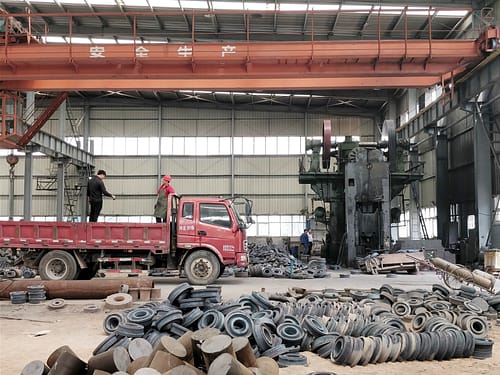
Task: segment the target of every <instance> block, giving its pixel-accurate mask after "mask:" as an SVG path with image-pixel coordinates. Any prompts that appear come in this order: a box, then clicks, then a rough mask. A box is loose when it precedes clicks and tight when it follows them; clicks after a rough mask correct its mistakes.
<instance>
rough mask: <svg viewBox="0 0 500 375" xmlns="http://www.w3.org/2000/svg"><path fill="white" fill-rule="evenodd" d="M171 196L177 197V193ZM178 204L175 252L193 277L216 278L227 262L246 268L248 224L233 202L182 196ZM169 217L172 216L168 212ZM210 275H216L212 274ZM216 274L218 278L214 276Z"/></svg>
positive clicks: (203, 281) (202, 281) (193, 278)
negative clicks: (175, 195)
mask: <svg viewBox="0 0 500 375" xmlns="http://www.w3.org/2000/svg"><path fill="white" fill-rule="evenodd" d="M171 199H176V198H175V197H174V196H172V197H171ZM177 199H178V202H177V204H174V203H173V202H172V203H171V204H169V208H171V207H174V206H176V207H177V212H176V213H174V214H175V216H174V217H175V220H176V225H175V226H171V227H172V228H175V230H176V233H175V235H173V236H172V238H175V252H176V255H177V257H179V255H180V264H179V266H181V267H182V268H183V270H184V272H185V274H186V276H187V277H188V279H190V280H195V281H197V283H198V282H199V283H203V284H206V283H210V282H211V281H210V282H206V280H205V279H206V278H210V279H213V280H215V278H217V277H218V276H219V275H220V274H221V273H222V272H223V270H224V267H225V266H226V265H236V266H237V267H246V266H247V265H248V257H247V238H246V228H247V223H246V222H245V221H244V220H243V218H242V217H241V215H240V214H239V213H238V211H237V209H236V206H235V204H233V201H231V200H228V199H221V198H199V197H180V198H177ZM167 217H172V216H170V215H167ZM210 274H213V275H211V276H209V275H210ZM214 277H215V278H214Z"/></svg>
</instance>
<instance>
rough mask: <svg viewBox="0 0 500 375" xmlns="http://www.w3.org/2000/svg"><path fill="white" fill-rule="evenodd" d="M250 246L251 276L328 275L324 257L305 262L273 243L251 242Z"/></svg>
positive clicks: (301, 276)
mask: <svg viewBox="0 0 500 375" xmlns="http://www.w3.org/2000/svg"><path fill="white" fill-rule="evenodd" d="M248 248H249V250H248V255H249V266H248V274H249V276H254V277H275V278H289V279H312V278H320V277H326V275H327V272H326V263H325V259H323V258H317V259H316V258H315V259H312V260H310V261H309V262H308V263H307V264H305V263H303V262H302V261H301V260H299V259H297V258H295V257H294V256H293V255H291V254H290V253H289V252H288V251H287V250H285V249H282V248H279V247H277V246H275V245H273V244H267V245H259V244H255V243H251V244H249V245H248Z"/></svg>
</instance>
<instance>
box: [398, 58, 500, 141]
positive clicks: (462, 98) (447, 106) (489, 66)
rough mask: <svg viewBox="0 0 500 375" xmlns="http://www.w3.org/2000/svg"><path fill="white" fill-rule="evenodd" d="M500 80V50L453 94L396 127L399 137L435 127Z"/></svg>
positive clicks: (413, 134)
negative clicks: (448, 115)
mask: <svg viewBox="0 0 500 375" xmlns="http://www.w3.org/2000/svg"><path fill="white" fill-rule="evenodd" d="M496 82H500V51H497V52H494V53H492V54H491V55H490V56H488V58H486V59H485V60H484V61H482V62H481V63H480V64H479V65H478V66H477V67H476V68H474V69H473V70H472V71H471V72H469V73H468V74H467V75H466V76H465V77H463V78H462V79H461V80H460V81H459V82H457V83H456V85H455V87H454V92H453V95H451V96H450V95H448V96H447V97H443V98H439V99H437V100H436V101H435V102H434V103H433V104H432V105H430V106H428V107H427V108H426V109H425V110H423V111H421V112H420V113H419V114H418V116H416V117H414V118H413V119H411V120H410V121H408V122H407V123H405V124H403V125H401V126H400V127H399V128H398V129H396V132H397V136H398V138H399V139H409V138H411V137H413V136H415V135H416V134H417V133H419V132H420V131H422V130H423V129H424V128H426V127H434V126H436V124H437V122H438V121H439V120H441V119H442V118H444V117H445V116H446V115H447V114H449V113H450V112H452V111H454V110H455V109H457V108H459V107H460V106H463V105H465V104H466V103H467V102H468V101H470V100H471V99H472V98H474V97H475V96H476V95H478V94H480V93H481V92H482V91H483V90H486V89H487V88H489V87H491V86H492V85H494V84H495V83H496Z"/></svg>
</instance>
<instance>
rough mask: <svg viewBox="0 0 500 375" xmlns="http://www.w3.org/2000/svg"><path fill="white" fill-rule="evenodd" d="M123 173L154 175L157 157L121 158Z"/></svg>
mask: <svg viewBox="0 0 500 375" xmlns="http://www.w3.org/2000/svg"><path fill="white" fill-rule="evenodd" d="M122 160H123V173H122V174H123V175H125V177H126V176H127V175H155V174H156V173H157V172H156V168H157V162H158V158H157V157H138V158H131V157H127V158H123V159H122Z"/></svg>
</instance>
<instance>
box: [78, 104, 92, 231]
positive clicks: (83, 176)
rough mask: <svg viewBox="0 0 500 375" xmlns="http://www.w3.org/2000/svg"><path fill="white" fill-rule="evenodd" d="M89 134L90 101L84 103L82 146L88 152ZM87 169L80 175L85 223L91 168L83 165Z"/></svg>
mask: <svg viewBox="0 0 500 375" xmlns="http://www.w3.org/2000/svg"><path fill="white" fill-rule="evenodd" d="M89 134H90V106H89V105H88V103H85V104H84V105H83V134H82V135H83V144H82V146H81V148H82V150H84V151H86V152H88V151H89V148H90V147H89V146H90V145H89ZM82 168H84V169H85V170H84V171H83V173H81V176H80V184H81V188H80V221H81V222H82V223H84V222H85V221H87V209H88V201H87V182H88V177H89V175H90V172H91V171H90V170H89V168H88V166H83V167H82Z"/></svg>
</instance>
